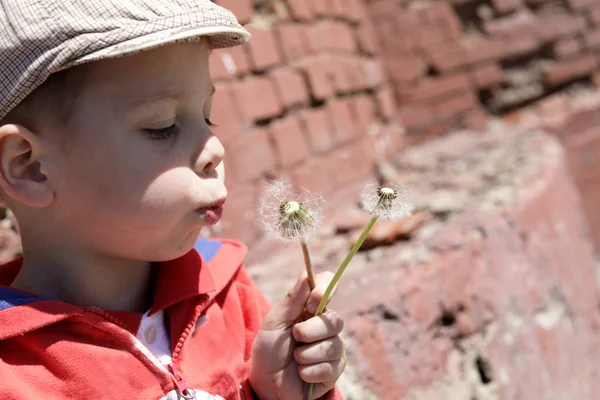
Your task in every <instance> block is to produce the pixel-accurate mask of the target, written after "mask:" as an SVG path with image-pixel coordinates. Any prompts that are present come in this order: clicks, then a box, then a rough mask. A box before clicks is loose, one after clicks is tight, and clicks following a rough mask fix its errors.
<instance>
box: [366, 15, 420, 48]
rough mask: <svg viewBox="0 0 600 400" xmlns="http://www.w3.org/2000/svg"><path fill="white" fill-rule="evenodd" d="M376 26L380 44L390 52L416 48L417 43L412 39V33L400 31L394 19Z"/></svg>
mask: <svg viewBox="0 0 600 400" xmlns="http://www.w3.org/2000/svg"><path fill="white" fill-rule="evenodd" d="M375 26H376V28H375V29H376V33H377V37H378V38H379V40H380V44H381V46H382V48H383V49H384V50H385V51H386V52H387V53H388V54H396V53H398V52H400V53H403V52H407V51H411V50H414V49H415V43H413V40H411V37H410V35H407V34H405V33H404V32H401V31H399V30H398V27H397V23H396V22H395V21H394V20H391V19H390V20H387V21H384V22H382V23H380V24H379V25H375Z"/></svg>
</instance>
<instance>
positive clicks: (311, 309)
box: [306, 302, 318, 314]
mask: <svg viewBox="0 0 600 400" xmlns="http://www.w3.org/2000/svg"><path fill="white" fill-rule="evenodd" d="M317 307H318V304H317V303H315V302H310V303H308V304H307V305H306V309H307V310H308V312H309V313H311V314H314V313H316V312H317Z"/></svg>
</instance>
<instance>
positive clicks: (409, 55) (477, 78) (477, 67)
mask: <svg viewBox="0 0 600 400" xmlns="http://www.w3.org/2000/svg"><path fill="white" fill-rule="evenodd" d="M366 3H367V6H368V9H369V12H370V18H371V23H372V25H373V26H374V27H375V32H376V34H377V37H378V40H379V42H380V43H381V60H382V62H384V64H385V66H386V68H387V71H388V73H389V76H390V79H391V81H392V87H393V90H394V93H395V96H396V100H397V103H398V106H399V108H400V112H401V119H402V121H403V123H404V125H405V127H406V129H407V133H408V134H409V135H410V134H413V135H415V136H416V139H418V140H420V139H422V138H424V137H429V136H436V135H439V134H441V133H445V132H446V131H448V130H452V129H455V128H460V127H471V128H479V127H480V126H481V125H482V124H483V123H484V122H485V120H486V115H488V114H496V115H501V114H504V113H506V112H507V111H510V110H512V109H514V108H515V107H521V106H524V105H527V104H528V103H531V102H533V101H536V100H538V99H540V98H542V97H545V96H547V95H548V94H552V93H554V92H556V91H557V90H560V89H564V88H565V86H567V85H570V84H572V83H575V82H577V83H585V84H589V85H592V84H594V83H595V84H598V82H599V80H600V79H598V78H599V76H600V75H598V74H597V73H596V70H597V66H598V51H599V50H600V25H598V24H599V23H600V1H597V0H439V1H435V0H433V1H418V0H417V1H410V0H368V1H366Z"/></svg>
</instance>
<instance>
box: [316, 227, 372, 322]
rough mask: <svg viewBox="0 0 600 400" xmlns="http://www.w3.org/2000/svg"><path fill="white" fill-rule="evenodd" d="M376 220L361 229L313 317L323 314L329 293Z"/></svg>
mask: <svg viewBox="0 0 600 400" xmlns="http://www.w3.org/2000/svg"><path fill="white" fill-rule="evenodd" d="M377 218H378V217H377V216H374V217H373V218H371V220H370V221H369V223H368V224H367V226H366V227H365V229H363V231H362V233H361V235H360V237H359V238H358V240H357V241H356V243H354V246H353V247H352V250H350V253H348V255H347V256H346V258H345V259H344V261H343V262H342V265H340V267H339V268H338V270H337V271H336V273H335V275H334V276H333V279H332V280H331V282H330V283H329V286H327V290H325V294H324V295H323V298H322V299H321V302H319V307H317V312H316V313H315V316H317V315H319V314H322V313H323V310H324V309H325V306H326V305H327V302H328V301H329V296H331V292H332V291H333V288H334V287H335V285H336V283H337V282H338V281H339V280H340V278H341V277H342V274H343V273H344V271H345V270H346V267H347V266H348V264H350V261H352V258H354V255H355V254H356V252H357V251H358V249H360V246H362V244H363V243H364V241H365V239H366V238H367V235H368V234H369V232H370V231H371V229H373V226H374V225H375V222H377Z"/></svg>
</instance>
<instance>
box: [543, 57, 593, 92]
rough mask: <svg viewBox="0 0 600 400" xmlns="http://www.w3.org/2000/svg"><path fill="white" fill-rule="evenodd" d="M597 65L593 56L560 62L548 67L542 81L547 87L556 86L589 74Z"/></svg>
mask: <svg viewBox="0 0 600 400" xmlns="http://www.w3.org/2000/svg"><path fill="white" fill-rule="evenodd" d="M597 65H598V63H597V61H596V58H595V57H594V56H593V55H584V56H581V57H578V58H575V59H573V60H568V61H561V62H558V63H556V64H554V65H550V66H548V67H547V68H546V69H545V71H544V80H545V81H546V83H547V84H548V85H549V86H557V85H561V84H564V83H567V82H569V81H572V80H574V79H577V78H581V77H583V76H586V75H589V74H591V73H592V72H593V71H594V70H595V69H596V67H597Z"/></svg>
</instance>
